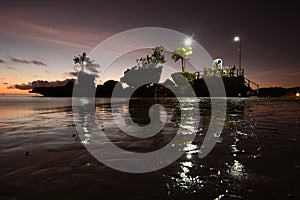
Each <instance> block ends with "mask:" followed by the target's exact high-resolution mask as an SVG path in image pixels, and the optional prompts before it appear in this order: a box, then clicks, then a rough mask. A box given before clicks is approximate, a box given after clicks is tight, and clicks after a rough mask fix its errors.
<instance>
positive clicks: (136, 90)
mask: <svg viewBox="0 0 300 200" xmlns="http://www.w3.org/2000/svg"><path fill="white" fill-rule="evenodd" d="M164 50H165V48H164V47H162V46H161V47H156V48H154V49H153V53H152V55H146V57H142V58H140V59H137V65H136V66H134V67H132V68H131V69H127V70H126V71H125V72H124V75H123V77H121V78H120V81H116V80H108V81H106V82H104V84H101V85H97V86H95V79H96V77H97V74H95V73H88V72H87V71H85V68H88V67H90V66H92V67H93V66H95V64H93V61H92V60H91V59H90V58H88V57H87V55H86V53H85V52H84V53H83V54H82V55H78V56H76V57H74V59H73V61H74V64H75V66H77V68H78V67H79V70H78V69H77V72H75V73H76V74H77V80H73V79H70V80H68V82H67V83H66V85H64V86H55V87H46V86H44V87H34V88H33V89H32V90H31V91H29V92H30V93H37V94H41V95H43V96H45V97H72V96H74V93H73V89H74V87H77V88H76V90H77V91H79V95H78V94H77V96H91V94H92V95H95V97H102V98H110V97H112V94H113V92H114V90H115V91H117V93H116V94H117V97H128V95H129V94H130V95H129V96H131V97H146V98H156V97H158V98H163V97H174V96H175V95H174V93H173V92H172V91H174V90H177V91H180V92H181V93H182V96H189V94H187V93H185V92H184V91H185V87H186V86H185V85H186V83H188V84H190V85H191V86H192V88H193V90H194V92H195V94H196V96H198V97H209V96H211V95H210V93H209V89H208V87H207V84H206V81H210V82H211V83H214V82H217V80H218V79H220V78H222V81H223V83H224V87H225V91H226V96H227V97H249V96H256V97H296V94H298V96H299V92H300V87H294V88H282V87H271V88H259V87H258V85H257V84H256V83H254V82H252V81H250V80H249V79H247V78H246V77H245V76H244V69H236V68H235V66H233V67H230V68H229V67H225V66H222V60H221V59H215V60H214V62H213V64H212V67H211V68H204V71H203V72H196V73H192V72H189V71H187V70H186V66H185V61H186V59H188V55H190V54H191V53H192V48H191V47H186V48H178V49H177V50H176V51H174V54H173V55H172V59H173V60H174V61H175V62H176V61H178V60H181V65H182V71H181V72H176V73H173V74H171V77H170V78H169V79H167V80H166V81H165V82H163V83H159V80H160V76H161V73H162V68H163V65H162V64H163V63H164V62H165V57H164V55H163V51H164ZM93 72H96V71H95V70H93ZM171 79H172V80H171ZM124 83H125V84H126V85H128V87H126V88H123V86H122V85H123V84H124ZM253 86H254V88H253ZM89 90H92V92H91V91H89ZM180 92H179V93H180ZM115 96H116V95H115Z"/></svg>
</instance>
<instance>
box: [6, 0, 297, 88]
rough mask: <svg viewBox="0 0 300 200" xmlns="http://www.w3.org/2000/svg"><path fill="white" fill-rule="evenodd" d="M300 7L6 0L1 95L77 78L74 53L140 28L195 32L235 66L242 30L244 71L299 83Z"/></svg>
mask: <svg viewBox="0 0 300 200" xmlns="http://www.w3.org/2000/svg"><path fill="white" fill-rule="evenodd" d="M299 9H300V7H299V3H298V1H296V0H295V1H290V0H285V1H264V0H218V1H217V0H186V1H183V0H181V1H179V0H152V1H143V0H127V1H124V0H123V1H122V0H120V1H116V0H109V1H99V0H98V1H75V0H73V1H55V0H52V1H33V0H27V1H15V0H10V1H1V3H0V69H1V71H0V94H19V93H28V90H19V89H13V88H14V86H15V85H16V84H19V85H20V84H23V83H25V84H28V82H32V81H36V80H47V81H56V80H60V81H63V80H65V79H67V78H72V77H70V76H69V75H68V73H69V72H72V71H73V67H74V66H73V60H72V59H73V57H74V56H75V55H77V54H80V53H82V52H83V51H86V52H89V51H91V50H92V49H93V48H94V47H95V46H97V44H99V43H100V42H101V41H103V40H104V39H106V38H108V37H110V36H112V35H114V34H117V33H119V32H122V31H125V30H128V29H132V28H138V27H163V28H169V29H173V30H176V31H179V32H181V33H184V34H186V35H192V36H193V39H194V40H197V41H198V42H199V43H200V44H201V45H202V46H203V47H204V48H205V49H206V50H207V52H208V53H209V54H210V55H211V56H212V57H213V58H217V57H220V58H222V59H223V64H224V65H226V66H233V65H236V66H238V59H239V57H238V45H237V44H236V43H234V42H233V37H234V36H235V35H239V36H240V38H241V41H242V68H244V69H245V74H246V77H247V78H249V79H251V80H253V81H254V82H256V83H258V84H259V85H260V87H270V86H281V87H295V86H300V78H299V76H300V65H299V61H298V57H299V46H300V21H299ZM129 67H131V66H128V68H129ZM179 70H180V69H179ZM111 78H113V79H117V78H118V77H115V75H113V74H112V77H111ZM100 79H101V77H100ZM101 80H102V79H101ZM102 81H105V80H102ZM8 88H12V89H8Z"/></svg>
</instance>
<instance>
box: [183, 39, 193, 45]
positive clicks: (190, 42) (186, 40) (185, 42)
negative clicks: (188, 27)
mask: <svg viewBox="0 0 300 200" xmlns="http://www.w3.org/2000/svg"><path fill="white" fill-rule="evenodd" d="M191 44H192V38H186V39H185V41H184V45H185V46H190V45H191Z"/></svg>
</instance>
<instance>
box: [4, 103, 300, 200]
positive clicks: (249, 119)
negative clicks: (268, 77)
mask: <svg viewBox="0 0 300 200" xmlns="http://www.w3.org/2000/svg"><path fill="white" fill-rule="evenodd" d="M0 102H1V104H0V108H1V118H0V127H1V129H0V139H1V140H0V144H1V145H0V146H1V149H0V153H1V154H0V155H1V157H5V156H6V154H5V153H10V152H18V151H21V152H22V151H25V150H31V149H34V148H48V147H51V148H52V147H53V145H54V146H55V145H67V144H68V143H74V140H71V139H69V138H70V135H71V134H73V132H74V126H75V125H76V122H75V124H74V122H73V119H72V117H73V115H72V110H71V99H68V98H33V97H23V98H22V99H15V98H13V99H11V98H2V99H0ZM199 102H200V107H199V109H200V115H201V116H200V126H199V128H198V130H197V131H198V133H197V137H196V139H195V141H194V142H193V143H188V144H186V143H185V141H178V145H182V146H184V145H186V146H184V147H183V149H182V150H183V151H185V154H184V155H183V156H182V157H181V158H180V159H178V160H177V161H176V162H174V163H173V164H172V165H170V166H169V167H167V168H165V169H163V170H161V171H160V172H159V173H155V174H154V175H155V176H161V174H162V176H163V180H164V181H165V182H164V185H165V188H166V194H167V197H168V198H170V199H173V198H175V197H176V196H178V195H179V196H180V197H182V195H183V196H185V197H186V198H187V199H188V198H189V197H190V198H194V197H199V198H201V197H203V198H204V199H226V198H233V199H234V198H238V199H248V198H250V199H252V197H253V198H254V199H256V198H259V197H261V196H266V197H269V198H272V197H277V195H279V196H278V197H282V198H284V197H287V195H288V194H289V195H291V194H295V193H296V191H297V190H296V189H293V188H295V187H294V186H293V185H295V182H296V177H297V176H294V174H296V172H298V171H299V166H300V161H299V158H298V157H297V156H296V152H299V140H300V138H299V134H298V133H299V132H300V131H299V130H300V129H299V128H300V124H299V119H300V106H299V104H300V102H299V101H298V100H284V99H245V98H229V99H228V102H227V103H228V108H227V115H226V122H225V127H224V130H223V132H222V133H216V136H218V135H219V134H221V136H220V138H219V140H218V143H217V144H216V146H215V147H214V149H213V151H212V152H211V153H210V154H209V155H208V156H207V157H205V158H204V159H199V157H198V154H199V152H200V146H201V144H202V141H203V138H204V136H205V134H206V131H207V128H208V125H209V123H210V121H211V120H212V119H214V117H217V116H211V112H210V101H209V99H207V98H200V99H199ZM143 103H144V102H143ZM161 103H162V104H163V105H164V106H165V109H166V112H167V123H166V125H165V127H164V128H163V130H162V131H161V132H160V133H159V134H157V135H156V136H154V137H152V138H151V139H150V140H142V142H141V141H137V140H134V139H133V138H131V137H128V136H126V135H125V134H124V133H122V132H121V131H119V129H118V128H117V127H116V126H115V123H114V121H113V119H112V117H111V114H110V112H111V108H110V105H109V100H103V99H99V100H97V104H96V113H97V118H98V121H99V125H100V126H101V129H102V130H103V131H104V132H105V134H107V135H108V137H109V138H110V139H111V140H112V141H113V142H115V143H116V144H117V145H120V146H121V147H122V148H124V149H127V150H134V151H140V152H145V151H152V150H155V149H157V148H161V147H162V146H164V145H166V144H167V143H168V141H170V139H172V137H173V136H174V134H175V133H176V130H177V129H178V124H179V121H180V111H179V107H178V104H177V103H176V102H174V100H171V99H168V100H164V101H163V102H161ZM141 108H143V107H141V105H140V104H137V106H136V107H134V105H133V107H132V108H128V107H127V106H126V105H123V104H122V102H120V112H122V113H128V112H130V114H131V115H130V116H131V117H132V118H133V119H134V120H135V122H136V123H139V124H140V125H141V126H142V125H144V124H147V123H149V121H148V120H149V119H148V117H149V116H148V115H147V112H141ZM90 118H91V117H90V116H89V113H86V116H84V118H83V119H84V122H83V129H84V130H85V132H86V133H85V135H84V136H85V138H86V139H85V140H84V141H82V142H83V143H86V144H88V142H89V139H90V135H89V131H88V129H87V127H88V126H89V122H90V121H89V120H90ZM192 120H193V119H192V118H190V119H189V121H187V122H185V123H184V124H183V130H184V131H185V133H186V134H188V133H189V131H192V130H191V129H192V128H194V126H193V121H192ZM71 131H72V132H71ZM16 138H17V139H16ZM75 142H79V141H78V140H75ZM139 142H140V143H139ZM183 144H184V145H183ZM134 145H136V146H134ZM132 146H134V147H132ZM278 174H280V176H279V175H278ZM282 174H283V175H282ZM274 180H276V181H277V182H276V181H274ZM278 181H282V182H285V184H286V185H288V186H289V187H287V188H285V187H279V186H278ZM137 184H139V183H137ZM269 188H271V189H269ZM273 190H275V191H276V192H275V193H274V192H273V193H272V192H270V191H273ZM162 195H163V194H162Z"/></svg>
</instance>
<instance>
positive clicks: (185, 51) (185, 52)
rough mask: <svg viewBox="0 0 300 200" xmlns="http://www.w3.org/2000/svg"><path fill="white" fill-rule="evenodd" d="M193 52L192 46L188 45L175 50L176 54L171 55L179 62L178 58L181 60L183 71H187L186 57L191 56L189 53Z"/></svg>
mask: <svg viewBox="0 0 300 200" xmlns="http://www.w3.org/2000/svg"><path fill="white" fill-rule="evenodd" d="M192 53H193V51H192V47H191V46H187V47H180V48H178V49H176V50H175V51H174V54H173V55H172V56H171V58H172V59H173V60H174V61H175V62H177V61H178V60H181V69H182V72H184V71H186V66H185V59H188V58H189V55H191V54H192Z"/></svg>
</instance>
